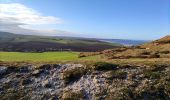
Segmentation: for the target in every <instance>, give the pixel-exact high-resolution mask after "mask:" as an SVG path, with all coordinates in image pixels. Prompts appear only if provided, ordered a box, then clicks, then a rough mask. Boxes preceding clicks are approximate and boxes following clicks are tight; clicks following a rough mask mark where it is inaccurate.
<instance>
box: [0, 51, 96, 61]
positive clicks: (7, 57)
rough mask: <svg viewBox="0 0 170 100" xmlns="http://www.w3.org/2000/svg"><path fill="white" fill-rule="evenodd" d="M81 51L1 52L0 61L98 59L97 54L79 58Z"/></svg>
mask: <svg viewBox="0 0 170 100" xmlns="http://www.w3.org/2000/svg"><path fill="white" fill-rule="evenodd" d="M78 54H79V52H44V53H24V52H0V61H72V60H81V59H82V60H84V59H87V60H88V59H96V58H97V56H93V57H84V58H78Z"/></svg>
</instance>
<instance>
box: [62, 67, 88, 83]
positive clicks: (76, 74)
mask: <svg viewBox="0 0 170 100" xmlns="http://www.w3.org/2000/svg"><path fill="white" fill-rule="evenodd" d="M86 72H87V71H86V70H85V69H84V68H80V67H77V68H74V69H71V70H67V71H64V72H63V74H62V79H63V80H64V81H65V84H69V83H72V82H75V81H77V80H78V79H80V78H81V77H82V76H83V75H84V74H85V73H86Z"/></svg>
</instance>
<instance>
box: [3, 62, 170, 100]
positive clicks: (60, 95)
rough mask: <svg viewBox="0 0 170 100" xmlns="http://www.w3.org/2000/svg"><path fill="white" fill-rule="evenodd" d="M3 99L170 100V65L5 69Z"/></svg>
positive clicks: (31, 66)
mask: <svg viewBox="0 0 170 100" xmlns="http://www.w3.org/2000/svg"><path fill="white" fill-rule="evenodd" d="M0 99H1V100H19V99H21V100H60V99H61V100H124V99H125V100H140V99H141V100H142V99H145V100H170V65H169V64H164V65H152V66H139V65H115V64H110V63H104V62H98V63H95V64H94V65H91V66H85V65H82V64H46V65H42V66H35V65H32V64H30V65H29V64H26V65H25V66H21V67H16V66H7V65H6V66H4V65H1V66H0Z"/></svg>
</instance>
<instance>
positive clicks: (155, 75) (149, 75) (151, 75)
mask: <svg viewBox="0 0 170 100" xmlns="http://www.w3.org/2000/svg"><path fill="white" fill-rule="evenodd" d="M160 75H161V74H160V73H159V72H153V71H147V72H145V73H144V77H145V78H149V79H159V78H160Z"/></svg>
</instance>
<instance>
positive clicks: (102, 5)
mask: <svg viewBox="0 0 170 100" xmlns="http://www.w3.org/2000/svg"><path fill="white" fill-rule="evenodd" d="M0 3H1V4H12V3H17V4H21V5H24V6H25V7H27V8H30V9H33V10H35V11H36V12H38V13H40V14H39V16H41V17H43V18H44V16H46V17H47V16H50V17H54V18H55V19H51V18H50V19H49V20H50V22H47V23H46V22H45V24H39V25H36V24H35V25H34V24H31V25H30V23H28V21H27V23H24V24H28V25H25V26H23V27H24V28H31V29H32V28H34V29H39V30H41V29H45V28H47V29H48V30H50V29H51V30H59V32H61V34H59V35H62V32H64V33H63V35H67V32H68V34H69V33H75V34H70V35H72V36H81V37H97V38H119V39H142V40H150V39H157V38H160V37H162V36H165V35H170V0H0ZM0 9H1V8H0ZM29 18H30V17H29ZM31 18H32V17H31ZM43 20H44V19H43ZM47 20H48V18H47ZM53 20H55V23H52V22H53ZM56 20H57V21H56ZM41 21H42V20H41ZM34 22H36V21H34ZM37 23H38V22H37ZM43 23H44V22H43ZM50 32H51V31H50ZM52 32H53V35H55V31H52ZM57 33H58V32H56V35H58V34H57Z"/></svg>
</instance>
